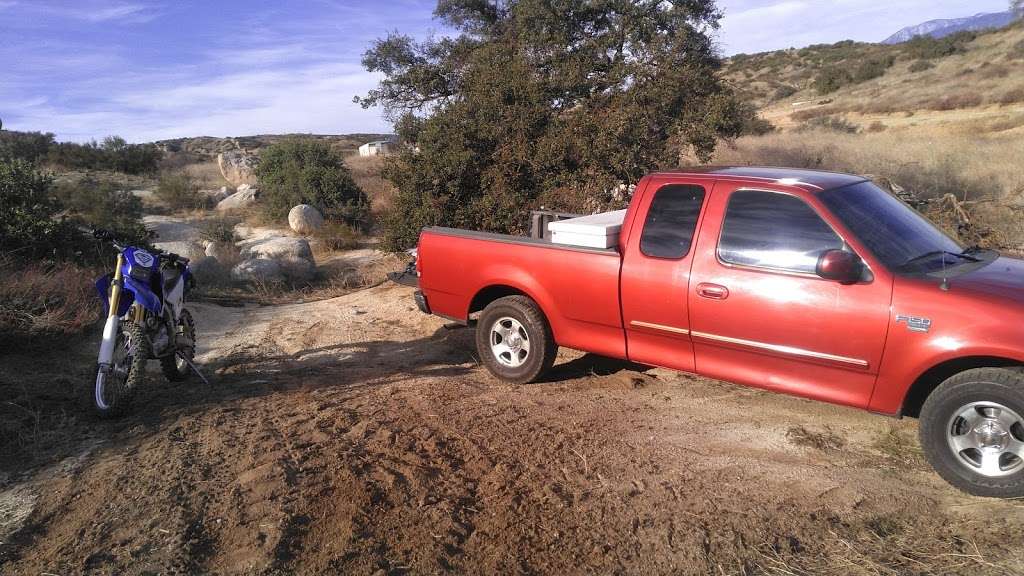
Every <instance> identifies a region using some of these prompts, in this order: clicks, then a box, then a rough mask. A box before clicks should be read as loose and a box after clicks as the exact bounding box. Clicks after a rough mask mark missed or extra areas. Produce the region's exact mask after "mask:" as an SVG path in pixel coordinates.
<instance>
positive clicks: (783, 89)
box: [772, 84, 798, 100]
mask: <svg viewBox="0 0 1024 576" xmlns="http://www.w3.org/2000/svg"><path fill="white" fill-rule="evenodd" d="M797 92H798V90H797V88H796V87H795V86H790V85H789V84H783V85H782V86H779V87H778V88H776V89H775V94H773V95H772V100H783V99H785V98H789V97H790V96H792V95H793V94H796V93H797Z"/></svg>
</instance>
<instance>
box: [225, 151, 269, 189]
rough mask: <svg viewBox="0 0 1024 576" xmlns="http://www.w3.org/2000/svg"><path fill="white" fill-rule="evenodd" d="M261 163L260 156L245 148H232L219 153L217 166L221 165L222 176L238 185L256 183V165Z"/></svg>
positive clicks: (232, 183) (233, 184)
mask: <svg viewBox="0 0 1024 576" xmlns="http://www.w3.org/2000/svg"><path fill="white" fill-rule="evenodd" d="M259 163H260V159H259V156H256V155H254V154H249V153H248V152H245V151H243V150H231V151H228V152H221V153H220V154H218V155H217V166H219V167H220V173H221V176H223V177H224V179H225V180H227V181H228V182H229V183H230V184H231V185H232V186H236V187H237V186H241V185H242V184H256V167H257V166H259Z"/></svg>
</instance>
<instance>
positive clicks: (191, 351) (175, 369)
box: [160, 310, 196, 382]
mask: <svg viewBox="0 0 1024 576" xmlns="http://www.w3.org/2000/svg"><path fill="white" fill-rule="evenodd" d="M176 329H177V330H178V337H179V338H180V337H185V338H187V339H188V340H189V341H191V342H192V345H191V346H188V347H186V348H180V349H178V351H177V352H176V353H175V354H174V355H173V356H165V357H163V358H161V359H160V369H161V370H162V371H163V373H164V378H167V380H169V381H171V382H181V381H183V380H188V377H189V376H190V375H191V374H192V368H191V367H190V366H189V365H188V362H191V361H192V359H193V358H195V356H196V323H195V322H194V321H193V320H192V314H190V313H189V311H188V310H182V311H181V316H180V317H179V318H178V325H177V326H176ZM182 355H184V357H185V358H187V359H188V362H186V361H185V360H184V359H183V358H182V357H181V356H182Z"/></svg>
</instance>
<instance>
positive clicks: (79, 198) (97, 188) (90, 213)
mask: <svg viewBox="0 0 1024 576" xmlns="http://www.w3.org/2000/svg"><path fill="white" fill-rule="evenodd" d="M55 194H56V197H57V200H58V201H59V202H60V204H61V205H62V206H63V207H64V209H65V211H66V213H67V215H68V220H69V221H70V222H72V223H73V224H75V225H76V226H78V227H80V228H90V229H92V228H104V229H106V230H110V231H112V232H113V233H114V235H115V236H117V237H118V238H119V239H121V240H124V241H125V242H127V243H129V244H133V245H145V244H146V243H148V241H149V234H148V233H147V232H146V228H145V226H143V224H142V201H141V200H140V199H139V198H138V197H136V196H135V195H134V194H132V193H131V192H129V191H127V190H122V189H121V188H120V187H119V186H118V185H117V184H115V183H113V182H109V181H100V180H96V179H94V178H86V179H84V180H82V181H80V182H76V183H73V184H72V183H62V184H59V185H58V186H57V187H56V189H55Z"/></svg>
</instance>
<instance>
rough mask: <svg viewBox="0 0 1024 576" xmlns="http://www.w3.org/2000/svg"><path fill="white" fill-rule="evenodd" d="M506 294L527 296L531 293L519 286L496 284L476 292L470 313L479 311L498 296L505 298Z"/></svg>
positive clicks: (470, 306) (470, 305) (470, 304)
mask: <svg viewBox="0 0 1024 576" xmlns="http://www.w3.org/2000/svg"><path fill="white" fill-rule="evenodd" d="M505 296H526V297H529V296H530V295H529V294H527V293H526V292H523V291H522V290H520V289H518V288H513V287H511V286H504V285H495V286H488V287H486V288H484V289H483V290H481V291H479V292H477V293H476V296H473V300H472V301H471V302H470V303H469V313H470V314H472V313H474V312H479V311H481V310H483V309H484V308H486V307H487V305H488V304H490V303H491V302H494V301H495V300H497V299H498V298H504V297H505Z"/></svg>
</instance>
